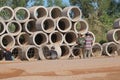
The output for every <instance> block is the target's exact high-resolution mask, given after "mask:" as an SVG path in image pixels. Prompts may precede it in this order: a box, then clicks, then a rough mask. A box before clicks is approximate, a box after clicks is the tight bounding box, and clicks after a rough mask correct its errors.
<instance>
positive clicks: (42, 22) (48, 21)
mask: <svg viewBox="0 0 120 80" xmlns="http://www.w3.org/2000/svg"><path fill="white" fill-rule="evenodd" d="M55 28H56V24H55V21H54V20H53V19H52V18H50V17H47V18H40V19H38V20H37V22H36V29H37V30H40V31H44V32H45V33H51V32H53V31H54V30H55Z"/></svg>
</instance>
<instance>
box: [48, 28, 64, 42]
mask: <svg viewBox="0 0 120 80" xmlns="http://www.w3.org/2000/svg"><path fill="white" fill-rule="evenodd" d="M49 42H50V44H62V43H63V34H62V33H60V32H59V31H57V30H56V31H53V32H52V33H50V34H49Z"/></svg>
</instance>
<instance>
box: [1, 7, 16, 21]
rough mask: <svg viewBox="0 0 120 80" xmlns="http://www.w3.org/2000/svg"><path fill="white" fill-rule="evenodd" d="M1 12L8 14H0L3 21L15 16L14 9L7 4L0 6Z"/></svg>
mask: <svg viewBox="0 0 120 80" xmlns="http://www.w3.org/2000/svg"><path fill="white" fill-rule="evenodd" d="M2 12H4V13H5V14H9V16H5V17H4V16H0V17H1V19H2V20H3V21H5V22H9V21H11V20H12V19H13V18H14V16H15V13H14V10H13V9H12V8H11V7H9V6H3V7H0V13H1V14H2Z"/></svg>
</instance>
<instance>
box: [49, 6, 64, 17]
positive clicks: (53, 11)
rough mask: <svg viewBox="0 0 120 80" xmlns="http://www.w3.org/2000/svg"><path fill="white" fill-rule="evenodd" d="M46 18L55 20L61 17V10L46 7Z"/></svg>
mask: <svg viewBox="0 0 120 80" xmlns="http://www.w3.org/2000/svg"><path fill="white" fill-rule="evenodd" d="M47 9H48V16H49V17H51V18H53V19H57V18H59V17H62V8H61V7H59V6H53V7H48V8H47Z"/></svg>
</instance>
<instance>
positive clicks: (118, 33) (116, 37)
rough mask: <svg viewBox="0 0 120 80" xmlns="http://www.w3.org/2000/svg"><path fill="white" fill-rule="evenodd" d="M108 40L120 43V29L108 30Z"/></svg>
mask: <svg viewBox="0 0 120 80" xmlns="http://www.w3.org/2000/svg"><path fill="white" fill-rule="evenodd" d="M107 40H108V41H114V42H116V43H118V44H120V29H113V30H110V31H108V33H107Z"/></svg>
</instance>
